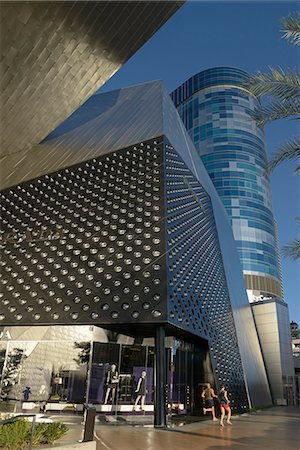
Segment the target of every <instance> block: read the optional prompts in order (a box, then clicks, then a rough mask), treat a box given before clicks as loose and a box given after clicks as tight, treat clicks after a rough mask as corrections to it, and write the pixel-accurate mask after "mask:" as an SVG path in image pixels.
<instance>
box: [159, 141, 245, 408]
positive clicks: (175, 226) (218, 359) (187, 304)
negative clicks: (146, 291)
mask: <svg viewBox="0 0 300 450" xmlns="http://www.w3.org/2000/svg"><path fill="white" fill-rule="evenodd" d="M165 177H166V178H165V183H166V194H165V196H166V217H167V219H166V232H167V233H166V236H167V273H168V316H169V322H170V323H173V324H174V325H177V326H178V327H181V328H183V329H185V330H186V331H190V332H191V333H194V334H198V335H200V336H202V337H203V338H206V339H207V340H208V342H209V347H210V356H211V361H212V365H213V368H214V372H215V377H216V381H217V384H218V387H219V386H220V385H221V384H224V385H226V387H227V389H229V392H230V393H231V395H232V398H234V401H235V402H236V404H237V405H239V407H241V406H244V407H245V408H246V407H247V406H248V400H247V395H246V390H245V380H244V373H243V367H242V361H241V357H240V351H239V346H238V341H237V335H236V329H235V324H234V318H233V313H232V306H231V302H230V296H229V291H228V286H227V282H226V276H225V271H224V267H223V259H222V254H221V251H220V245H219V237H218V233H217V229H216V224H215V219H214V212H213V209H212V203H211V200H210V197H209V195H208V194H207V192H206V190H205V189H204V188H203V186H202V185H201V184H200V182H199V180H197V179H196V178H195V176H194V175H193V173H192V172H191V170H190V169H189V168H188V167H187V165H186V164H185V162H184V161H183V159H182V158H181V157H180V156H179V154H178V153H177V152H176V149H174V147H173V146H172V145H170V144H169V142H168V141H166V144H165ZM232 406H233V407H234V409H235V405H234V404H233V405H232Z"/></svg>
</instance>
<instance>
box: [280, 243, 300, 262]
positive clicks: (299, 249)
mask: <svg viewBox="0 0 300 450" xmlns="http://www.w3.org/2000/svg"><path fill="white" fill-rule="evenodd" d="M282 254H283V256H285V257H286V258H291V259H293V260H296V259H299V258H300V240H299V239H295V240H294V241H291V242H288V243H287V244H286V245H284V246H283V248H282Z"/></svg>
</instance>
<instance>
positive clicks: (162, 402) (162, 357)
mask: <svg viewBox="0 0 300 450" xmlns="http://www.w3.org/2000/svg"><path fill="white" fill-rule="evenodd" d="M166 383H167V373H166V350H165V329H164V327H163V326H161V325H159V326H157V327H156V330H155V362H154V426H155V427H166Z"/></svg>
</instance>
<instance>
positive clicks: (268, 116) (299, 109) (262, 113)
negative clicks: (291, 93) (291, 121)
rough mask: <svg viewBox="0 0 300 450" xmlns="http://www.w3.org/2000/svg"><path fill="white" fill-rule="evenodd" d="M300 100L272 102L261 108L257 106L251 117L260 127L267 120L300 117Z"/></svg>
mask: <svg viewBox="0 0 300 450" xmlns="http://www.w3.org/2000/svg"><path fill="white" fill-rule="evenodd" d="M299 115H300V101H299V100H298V99H297V100H296V101H290V100H288V101H286V102H270V103H269V104H267V105H265V106H261V107H260V108H255V109H254V111H253V112H252V113H251V117H252V118H253V119H254V120H255V121H256V123H257V125H258V126H259V127H262V126H264V125H265V124H266V123H267V122H270V121H273V120H279V119H284V118H286V117H294V116H296V117H294V118H296V119H298V118H300V116H299Z"/></svg>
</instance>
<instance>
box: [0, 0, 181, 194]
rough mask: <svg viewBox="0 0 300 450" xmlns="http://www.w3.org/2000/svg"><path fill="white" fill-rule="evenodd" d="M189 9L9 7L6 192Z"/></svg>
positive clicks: (116, 4)
mask: <svg viewBox="0 0 300 450" xmlns="http://www.w3.org/2000/svg"><path fill="white" fill-rule="evenodd" d="M183 3H184V2H183V1H165V2H158V1H156V2H155V1H113V2H112V1H19V2H15V1H13V2H5V1H4V2H1V8H0V11H1V67H0V70H1V78H2V80H1V97H0V104H1V123H0V125H1V153H0V158H1V159H0V164H1V184H0V188H5V187H7V186H12V185H16V184H18V183H19V182H20V181H22V178H19V176H18V175H19V173H22V174H23V173H24V171H23V170H22V169H21V172H20V168H21V167H22V166H23V164H24V163H25V164H26V162H27V161H28V158H29V159H30V160H31V164H35V150H33V149H32V148H33V146H35V145H37V144H38V143H39V142H40V141H41V140H42V139H44V138H45V137H46V136H47V135H48V134H49V133H50V132H51V131H52V130H54V129H55V127H57V126H58V125H59V124H60V123H61V122H62V121H63V120H65V119H66V118H67V117H68V116H69V115H70V114H72V112H73V111H74V110H75V109H76V108H78V107H79V106H80V105H81V104H82V103H83V102H84V101H85V100H87V99H88V98H89V97H90V96H91V95H92V94H93V92H95V91H96V89H99V88H100V87H101V86H102V85H103V84H104V83H105V82H106V81H107V80H108V79H109V78H110V77H111V76H112V75H113V74H114V73H115V72H116V71H117V70H118V69H119V68H120V67H121V66H122V64H124V63H125V62H126V61H127V60H128V59H129V58H130V57H131V56H132V55H133V54H134V53H135V52H136V51H137V50H138V49H139V48H140V47H141V46H142V45H143V44H144V43H145V42H146V41H147V40H148V39H149V38H150V37H151V36H152V35H153V34H154V33H155V32H156V31H157V30H158V29H159V28H160V27H161V26H162V25H163V24H164V23H165V22H166V21H167V20H168V19H169V17H171V16H172V15H173V14H174V13H175V12H176V11H177V9H178V8H179V7H180V6H181V5H182V4H183ZM31 158H33V159H31ZM40 169H41V172H40V173H44V171H43V170H42V167H40ZM36 174H38V171H36Z"/></svg>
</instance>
